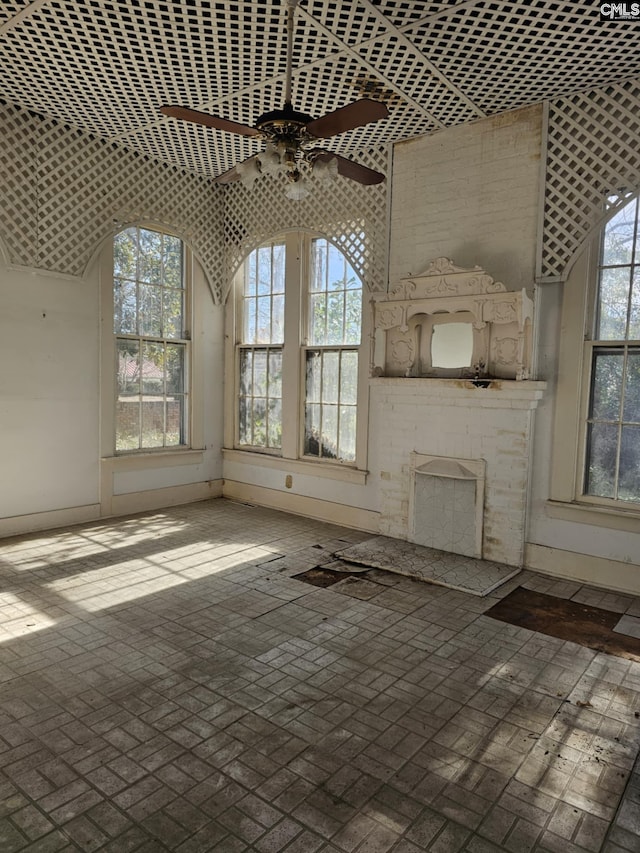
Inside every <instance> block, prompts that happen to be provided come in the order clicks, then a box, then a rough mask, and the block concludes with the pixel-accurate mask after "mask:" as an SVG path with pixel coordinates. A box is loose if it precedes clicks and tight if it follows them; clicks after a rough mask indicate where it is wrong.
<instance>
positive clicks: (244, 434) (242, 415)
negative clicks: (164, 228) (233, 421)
mask: <svg viewBox="0 0 640 853" xmlns="http://www.w3.org/2000/svg"><path fill="white" fill-rule="evenodd" d="M238 425H239V429H238V441H239V442H240V444H251V406H250V402H249V401H248V400H247V398H246V397H240V400H239V405H238Z"/></svg>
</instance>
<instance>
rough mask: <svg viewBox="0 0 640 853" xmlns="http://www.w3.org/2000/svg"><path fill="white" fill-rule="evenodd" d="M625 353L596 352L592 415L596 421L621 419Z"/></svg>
mask: <svg viewBox="0 0 640 853" xmlns="http://www.w3.org/2000/svg"><path fill="white" fill-rule="evenodd" d="M623 365H624V352H623V351H622V350H620V351H619V352H595V353H594V366H593V386H592V391H591V413H590V416H591V417H592V418H594V419H595V420H606V421H611V420H617V419H618V418H619V417H620V402H621V394H622V368H623Z"/></svg>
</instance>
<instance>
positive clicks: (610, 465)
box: [584, 199, 640, 502]
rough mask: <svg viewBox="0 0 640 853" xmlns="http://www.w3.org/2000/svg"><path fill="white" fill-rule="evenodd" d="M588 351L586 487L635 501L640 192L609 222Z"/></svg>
mask: <svg viewBox="0 0 640 853" xmlns="http://www.w3.org/2000/svg"><path fill="white" fill-rule="evenodd" d="M595 308H596V310H595V315H594V320H593V340H591V341H588V342H587V344H586V346H587V349H588V350H590V352H589V353H588V362H589V363H590V365H591V381H590V393H589V405H588V415H587V429H586V464H585V478H584V493H585V494H586V495H592V496H595V497H600V498H606V499H611V500H615V501H632V502H634V501H635V502H640V231H639V214H638V199H634V200H633V201H631V202H629V203H628V204H627V205H626V206H625V207H624V208H623V209H622V210H620V211H619V212H618V213H617V214H615V215H614V216H613V218H612V219H611V220H609V222H608V223H607V225H606V227H605V229H604V234H603V239H602V244H601V251H600V263H599V266H598V289H597V298H596V306H595Z"/></svg>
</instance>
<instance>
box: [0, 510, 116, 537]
mask: <svg viewBox="0 0 640 853" xmlns="http://www.w3.org/2000/svg"><path fill="white" fill-rule="evenodd" d="M97 518H100V504H86V505H85V506H72V507H65V509H52V510H48V511H46V512H34V513H30V514H29V515H13V516H10V517H9V518H0V538H6V537H7V536H21V535H23V534H24V533H36V532H38V531H40V530H53V529H54V528H55V527H69V526H70V525H72V524H82V523H83V522H85V521H95V520H96V519H97Z"/></svg>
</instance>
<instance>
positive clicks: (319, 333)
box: [309, 292, 327, 346]
mask: <svg viewBox="0 0 640 853" xmlns="http://www.w3.org/2000/svg"><path fill="white" fill-rule="evenodd" d="M309 311H310V316H311V322H310V323H309V331H310V334H309V343H311V344H312V345H314V346H316V345H317V346H322V345H323V344H326V342H327V296H326V294H325V293H324V292H323V293H313V294H312V295H311V296H310V298H309Z"/></svg>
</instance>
